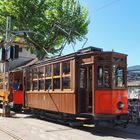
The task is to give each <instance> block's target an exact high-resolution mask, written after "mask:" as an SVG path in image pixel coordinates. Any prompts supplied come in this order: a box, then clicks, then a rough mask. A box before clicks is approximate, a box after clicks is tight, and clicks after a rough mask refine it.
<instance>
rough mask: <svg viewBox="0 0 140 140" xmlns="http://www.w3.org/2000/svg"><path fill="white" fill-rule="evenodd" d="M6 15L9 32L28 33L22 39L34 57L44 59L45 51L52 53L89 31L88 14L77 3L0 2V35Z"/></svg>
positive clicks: (61, 0)
mask: <svg viewBox="0 0 140 140" xmlns="http://www.w3.org/2000/svg"><path fill="white" fill-rule="evenodd" d="M6 15H10V16H11V18H12V25H11V30H13V31H22V30H26V31H30V32H26V33H24V35H23V36H22V37H23V38H24V39H25V40H26V42H27V43H28V46H30V47H29V49H30V50H31V51H32V52H33V53H35V54H37V56H44V54H45V51H44V50H46V51H47V52H49V53H52V54H54V53H56V52H58V51H60V50H61V47H60V46H61V45H62V44H63V43H64V42H65V41H67V43H76V40H82V39H83V37H84V36H85V35H86V34H87V31H88V29H87V28H88V24H89V20H88V11H87V10H86V9H85V8H84V7H83V6H81V5H80V3H79V1H77V0H10V1H9V0H0V31H1V34H2V35H4V34H5V25H6ZM61 29H63V31H62V30H61ZM66 32H67V33H68V34H67V33H66ZM13 34H14V33H13Z"/></svg>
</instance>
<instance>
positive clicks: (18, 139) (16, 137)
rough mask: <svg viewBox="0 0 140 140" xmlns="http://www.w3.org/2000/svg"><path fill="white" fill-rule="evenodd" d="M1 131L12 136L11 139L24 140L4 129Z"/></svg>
mask: <svg viewBox="0 0 140 140" xmlns="http://www.w3.org/2000/svg"><path fill="white" fill-rule="evenodd" d="M0 131H1V132H2V133H4V134H6V135H8V136H10V137H11V138H13V139H14V140H23V139H22V138H20V137H18V136H17V135H15V134H13V133H11V132H9V131H7V130H5V129H2V128H0Z"/></svg>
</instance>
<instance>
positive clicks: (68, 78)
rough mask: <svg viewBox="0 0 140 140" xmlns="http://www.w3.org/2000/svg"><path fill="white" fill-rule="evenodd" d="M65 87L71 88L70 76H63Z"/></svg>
mask: <svg viewBox="0 0 140 140" xmlns="http://www.w3.org/2000/svg"><path fill="white" fill-rule="evenodd" d="M63 89H70V77H63Z"/></svg>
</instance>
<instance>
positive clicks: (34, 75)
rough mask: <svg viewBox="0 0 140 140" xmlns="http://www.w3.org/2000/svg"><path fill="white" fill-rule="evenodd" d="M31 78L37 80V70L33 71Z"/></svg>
mask: <svg viewBox="0 0 140 140" xmlns="http://www.w3.org/2000/svg"><path fill="white" fill-rule="evenodd" d="M33 78H37V68H34V69H33Z"/></svg>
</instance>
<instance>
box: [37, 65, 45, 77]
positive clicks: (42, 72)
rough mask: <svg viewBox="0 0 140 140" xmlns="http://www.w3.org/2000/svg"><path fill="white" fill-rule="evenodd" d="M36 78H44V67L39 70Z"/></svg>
mask: <svg viewBox="0 0 140 140" xmlns="http://www.w3.org/2000/svg"><path fill="white" fill-rule="evenodd" d="M38 77H39V78H44V67H40V68H39V72H38Z"/></svg>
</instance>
